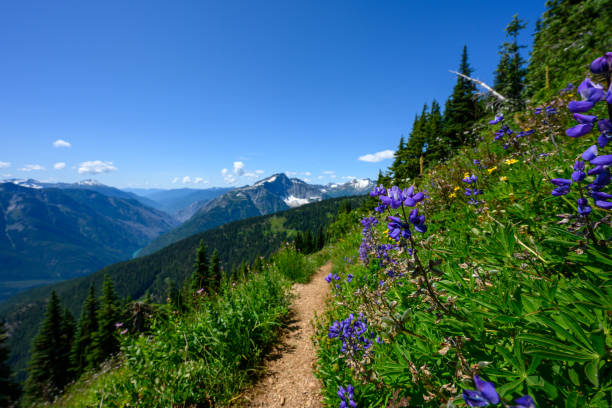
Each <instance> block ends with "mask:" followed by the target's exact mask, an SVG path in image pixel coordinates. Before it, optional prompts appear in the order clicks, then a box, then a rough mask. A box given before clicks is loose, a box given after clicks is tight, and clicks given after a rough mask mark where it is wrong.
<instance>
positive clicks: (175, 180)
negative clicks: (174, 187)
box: [172, 177, 180, 184]
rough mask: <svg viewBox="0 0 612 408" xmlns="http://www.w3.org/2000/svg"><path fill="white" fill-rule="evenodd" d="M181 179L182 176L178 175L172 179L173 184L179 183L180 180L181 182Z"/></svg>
mask: <svg viewBox="0 0 612 408" xmlns="http://www.w3.org/2000/svg"><path fill="white" fill-rule="evenodd" d="M179 180H180V178H178V177H175V178H173V179H172V184H176V183H178V182H179Z"/></svg>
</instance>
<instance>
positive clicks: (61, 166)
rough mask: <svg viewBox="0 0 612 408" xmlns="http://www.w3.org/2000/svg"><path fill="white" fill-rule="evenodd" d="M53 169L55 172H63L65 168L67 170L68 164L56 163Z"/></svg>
mask: <svg viewBox="0 0 612 408" xmlns="http://www.w3.org/2000/svg"><path fill="white" fill-rule="evenodd" d="M53 168H54V169H55V170H62V169H65V168H66V163H64V162H59V163H55V164H54V165H53Z"/></svg>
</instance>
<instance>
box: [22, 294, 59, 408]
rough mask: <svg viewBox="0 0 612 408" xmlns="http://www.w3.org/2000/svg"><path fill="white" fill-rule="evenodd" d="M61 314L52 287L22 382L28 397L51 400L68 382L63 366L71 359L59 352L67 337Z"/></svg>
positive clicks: (57, 299) (29, 398)
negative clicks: (43, 318)
mask: <svg viewBox="0 0 612 408" xmlns="http://www.w3.org/2000/svg"><path fill="white" fill-rule="evenodd" d="M63 315H64V314H63V312H62V307H61V305H60V300H59V298H58V297H57V293H55V291H52V292H51V298H50V300H49V303H48V304H47V311H46V312H45V320H44V321H43V323H42V325H41V327H40V330H39V331H38V334H37V335H36V337H35V338H34V341H33V344H32V358H31V360H30V364H29V367H28V372H29V376H28V379H27V380H26V384H25V390H26V399H27V400H39V399H42V400H45V401H52V400H53V398H54V397H55V396H56V395H57V394H58V393H59V392H60V391H61V390H62V389H63V387H64V386H65V385H66V383H67V378H68V376H67V373H66V371H65V367H67V366H69V364H70V363H69V362H67V361H63V359H64V358H66V355H65V354H64V353H59V352H58V351H59V350H64V349H65V347H66V345H65V344H62V342H63V341H65V339H66V336H65V334H66V326H65V325H64V323H63V317H64V316H63Z"/></svg>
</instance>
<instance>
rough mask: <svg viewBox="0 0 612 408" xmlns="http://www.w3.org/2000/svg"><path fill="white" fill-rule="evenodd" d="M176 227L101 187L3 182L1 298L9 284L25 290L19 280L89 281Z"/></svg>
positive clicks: (164, 216)
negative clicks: (80, 278)
mask: <svg viewBox="0 0 612 408" xmlns="http://www.w3.org/2000/svg"><path fill="white" fill-rule="evenodd" d="M176 225H177V222H176V221H175V220H174V219H173V218H172V217H171V216H169V215H168V214H166V213H164V212H162V211H159V210H156V209H153V208H151V207H148V206H146V205H144V204H143V203H142V202H141V200H138V199H137V198H136V197H135V195H134V194H132V193H127V192H124V191H121V190H119V189H116V188H112V187H108V186H104V185H100V184H94V183H91V184H88V182H82V183H78V184H66V183H59V184H49V183H39V182H36V181H35V180H22V181H19V180H11V181H9V182H3V183H0V294H1V295H3V296H6V295H8V294H10V292H11V290H8V289H7V290H4V289H6V288H3V287H2V285H1V283H3V282H7V281H10V282H11V284H10V286H11V287H15V288H19V287H20V286H22V285H20V284H16V281H17V282H23V281H31V280H43V281H44V280H57V279H67V278H72V277H77V276H83V275H86V274H89V273H91V272H93V271H96V270H98V269H100V268H102V267H103V266H106V265H108V264H111V263H114V262H117V261H120V260H125V259H129V258H131V256H132V254H133V253H134V252H135V251H136V250H138V249H139V248H141V247H142V246H144V245H146V244H148V243H149V242H150V241H151V240H152V239H154V238H155V237H157V236H158V235H159V234H161V233H163V232H166V231H168V230H170V229H172V228H173V227H175V226H176ZM24 285H25V286H27V284H24ZM7 291H8V293H7Z"/></svg>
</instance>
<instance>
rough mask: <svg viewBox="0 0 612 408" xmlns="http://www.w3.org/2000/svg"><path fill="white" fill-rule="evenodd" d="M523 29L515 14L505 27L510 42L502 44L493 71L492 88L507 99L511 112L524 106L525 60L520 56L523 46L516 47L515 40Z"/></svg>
mask: <svg viewBox="0 0 612 408" xmlns="http://www.w3.org/2000/svg"><path fill="white" fill-rule="evenodd" d="M525 27H526V24H525V23H524V22H523V21H522V20H521V19H519V18H518V15H516V14H515V15H514V16H513V17H512V21H511V22H510V24H508V26H507V27H506V37H509V39H510V40H511V41H510V42H504V43H503V44H502V46H501V51H500V54H501V57H500V60H499V64H498V65H497V70H496V71H495V82H494V88H495V90H496V91H498V92H499V93H501V94H502V95H504V96H505V97H506V98H508V107H509V108H510V109H511V110H512V111H517V110H520V109H522V108H523V107H524V106H525V101H524V95H523V86H524V78H525V74H526V73H527V70H526V69H525V68H524V65H525V60H524V59H523V57H521V54H520V50H521V48H525V46H524V45H518V40H517V38H518V34H519V32H520V31H521V30H522V29H524V28H525Z"/></svg>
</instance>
